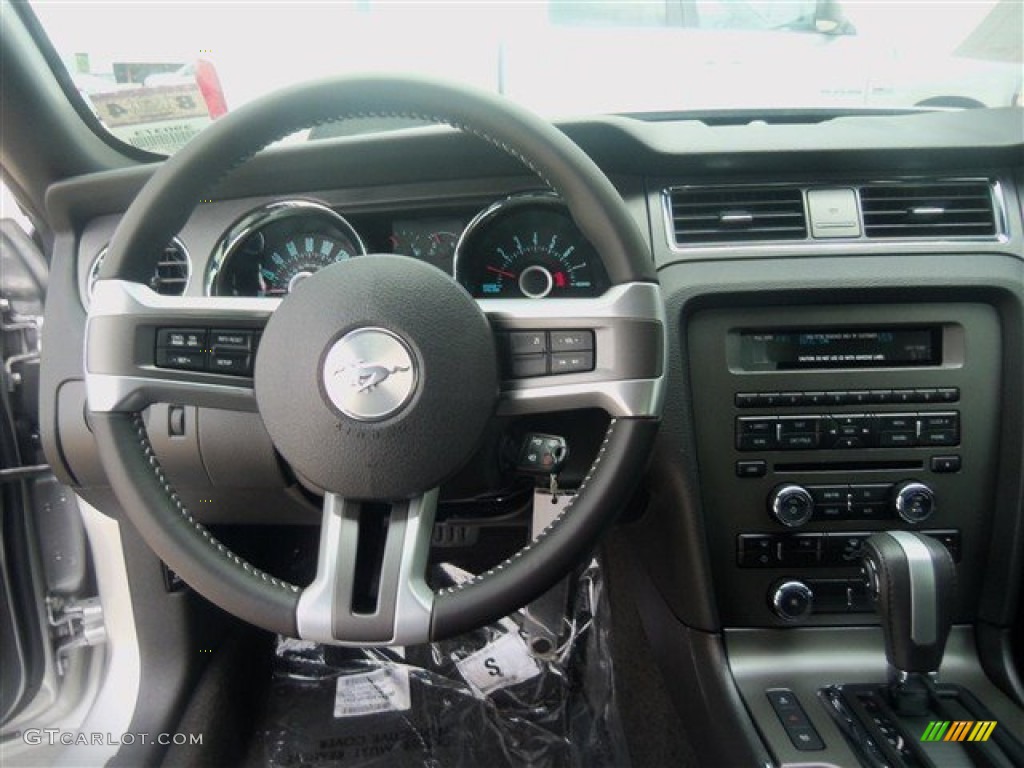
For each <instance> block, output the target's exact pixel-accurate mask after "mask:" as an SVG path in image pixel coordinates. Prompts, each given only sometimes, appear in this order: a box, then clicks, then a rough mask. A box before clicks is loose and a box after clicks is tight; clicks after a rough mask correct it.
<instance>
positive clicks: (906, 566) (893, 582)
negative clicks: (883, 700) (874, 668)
mask: <svg viewBox="0 0 1024 768" xmlns="http://www.w3.org/2000/svg"><path fill="white" fill-rule="evenodd" d="M862 551H863V558H864V569H865V571H866V575H867V577H868V581H869V584H870V587H871V589H872V591H873V592H874V594H875V598H876V600H877V602H878V612H879V615H880V616H881V619H882V633H883V635H884V637H885V655H886V658H887V659H888V660H889V664H891V665H892V666H893V668H894V669H895V670H896V671H897V672H898V673H906V674H904V675H902V676H903V677H906V675H907V674H913V673H919V674H926V673H929V672H934V671H936V670H937V669H938V668H939V665H940V664H941V663H942V654H943V652H944V651H945V649H946V638H947V637H948V636H949V629H950V625H951V624H952V620H953V617H952V603H953V589H954V586H955V583H956V569H955V567H954V565H953V558H952V557H951V556H950V554H949V551H948V550H947V549H946V548H945V547H944V546H943V545H942V544H940V543H939V542H938V541H936V540H935V539H933V538H931V537H930V536H923V535H921V534H919V533H912V532H910V531H886V532H883V533H875V534H873V535H872V536H870V537H869V538H868V540H867V541H866V542H865V543H864V548H863V550H862Z"/></svg>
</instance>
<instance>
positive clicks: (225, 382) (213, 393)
mask: <svg viewBox="0 0 1024 768" xmlns="http://www.w3.org/2000/svg"><path fill="white" fill-rule="evenodd" d="M279 304H280V299H247V298H236V297H224V298H220V297H172V296H162V295H160V294H158V293H156V292H154V291H153V290H152V289H150V288H149V287H147V286H145V285H143V284H141V283H133V282H128V281H125V280H100V281H99V282H98V283H97V284H96V289H95V291H94V293H93V298H92V305H91V307H90V310H89V322H88V327H87V330H86V353H85V364H86V366H85V367H86V391H87V394H88V399H89V407H90V409H92V410H93V411H95V412H113V411H138V410H141V409H142V408H144V407H146V406H147V405H150V404H152V403H155V402H173V403H180V404H186V405H198V406H209V407H215V408H225V409H230V410H241V411H255V410H256V400H255V397H254V395H253V380H252V370H253V369H252V366H253V360H254V359H255V355H256V344H257V343H258V340H259V335H260V333H261V332H262V330H263V328H264V326H265V325H266V323H267V319H268V318H269V317H270V315H271V314H272V313H273V311H274V310H275V309H276V308H277V306H278V305H279Z"/></svg>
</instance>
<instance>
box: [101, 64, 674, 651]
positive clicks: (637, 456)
mask: <svg viewBox="0 0 1024 768" xmlns="http://www.w3.org/2000/svg"><path fill="white" fill-rule="evenodd" d="M362 116H393V117H411V118H418V119H427V120H431V121H433V122H437V123H444V124H448V125H451V126H453V127H455V128H457V129H459V130H461V131H463V132H466V133H471V134H473V135H476V136H478V137H480V138H482V139H483V140H485V141H488V142H489V143H491V144H493V145H494V146H496V147H498V148H499V149H501V150H502V151H504V152H506V153H508V154H509V155H511V156H513V157H515V158H517V159H519V160H520V161H522V162H523V163H524V164H525V165H526V166H527V167H528V168H530V169H531V170H533V171H534V172H535V173H536V174H537V175H538V176H539V177H540V178H541V179H542V180H543V181H544V182H545V183H546V184H548V186H550V187H551V188H552V189H553V190H555V191H556V192H557V193H558V194H559V195H560V196H561V197H562V199H563V200H564V201H565V203H566V205H567V206H568V208H569V211H570V213H571V214H572V216H573V218H574V220H575V221H576V223H577V225H578V226H579V227H580V229H581V231H582V232H583V234H584V235H585V236H586V237H587V238H588V239H589V240H590V241H591V242H592V243H593V244H594V245H595V247H596V248H597V250H598V253H599V254H600V256H601V258H602V260H603V262H604V265H605V267H606V270H607V272H608V275H609V278H610V280H611V282H612V283H613V285H622V284H630V283H651V284H656V276H655V272H654V268H653V263H652V260H651V257H650V251H649V247H648V245H647V243H646V242H645V240H644V237H643V235H642V234H641V232H640V230H639V228H638V226H637V224H636V222H635V221H634V220H633V218H632V216H631V215H630V213H629V212H628V210H627V209H626V206H625V203H624V202H623V201H622V199H621V197H620V196H619V195H618V192H617V191H616V190H615V189H614V187H613V186H612V184H611V183H610V181H609V180H608V179H607V177H606V176H605V175H604V174H603V173H602V172H601V171H600V169H598V167H597V166H596V165H595V164H594V163H593V161H591V160H590V158H589V157H588V156H587V155H586V154H585V153H584V152H583V151H582V150H581V149H579V147H577V145H575V144H574V143H573V142H572V141H571V140H569V139H568V138H567V137H566V136H565V135H564V134H563V133H562V132H561V131H559V130H558V129H556V128H554V127H553V126H552V125H550V124H549V123H546V122H544V121H543V120H541V119H539V118H537V117H535V116H534V115H532V114H530V113H529V112H527V111H525V110H523V109H521V108H519V107H517V106H515V105H514V104H512V103H511V102H509V101H507V100H505V99H503V98H500V97H497V96H493V95H491V94H487V93H484V92H481V91H476V90H471V89H467V88H464V87H461V86H454V85H450V84H446V83H442V82H438V81H434V80H428V79H422V78H412V77H403V78H397V77H345V78H333V79H329V80H322V81H317V82H313V83H309V84H305V85H300V86H296V87H292V88H288V89H285V90H282V91H279V92H277V93H274V94H271V95H270V96H267V97H265V98H263V99H260V100H259V101H257V102H254V103H252V104H249V105H246V106H245V107H243V108H241V109H239V110H237V111H236V112H233V113H230V114H228V115H226V116H225V117H223V118H221V119H219V120H218V121H217V122H215V123H214V124H212V125H211V126H210V127H209V128H207V129H206V130H205V131H204V132H203V133H201V134H200V135H199V136H197V137H196V138H195V139H193V140H192V142H190V143H189V144H188V145H187V146H186V147H185V148H184V149H182V150H181V151H180V152H179V153H178V154H176V155H174V156H173V157H171V158H170V159H168V160H167V161H166V162H165V163H163V164H162V166H161V167H160V168H159V169H158V170H157V171H156V173H154V175H153V176H152V178H151V179H150V181H149V182H148V183H147V184H146V186H145V187H144V188H143V190H142V191H141V192H140V194H139V195H138V196H137V197H136V199H135V201H134V202H133V203H132V205H131V206H130V208H129V209H128V211H127V212H126V214H125V216H124V218H123V219H122V221H121V223H120V225H119V226H118V229H117V231H116V233H115V236H114V238H113V240H112V242H111V245H110V248H109V251H108V256H107V258H106V260H105V262H104V264H103V268H102V271H101V274H100V283H99V284H98V291H99V286H100V285H102V283H103V282H104V281H108V280H109V281H114V280H117V281H130V282H137V283H144V282H145V281H146V278H147V276H148V275H151V274H152V270H153V267H154V266H155V264H156V261H157V259H158V258H159V253H160V251H161V250H162V245H161V244H162V243H166V242H167V241H169V240H170V238H171V237H172V236H173V235H175V234H176V233H177V232H178V230H179V229H180V228H181V227H182V226H183V225H184V223H185V222H186V220H187V219H188V216H189V215H190V213H191V212H192V210H193V209H194V208H195V207H196V205H197V203H198V201H199V200H200V198H201V197H202V196H203V195H204V194H207V193H208V190H210V189H211V188H212V187H214V186H215V184H216V183H217V182H218V181H219V180H220V179H221V178H222V177H223V176H224V175H226V174H227V173H229V172H230V171H231V170H233V169H234V168H236V167H238V166H239V165H241V164H243V163H244V162H245V161H246V160H247V159H249V158H251V157H252V156H253V155H254V154H255V153H256V152H258V151H259V150H260V149H262V148H264V147H266V146H267V145H269V144H271V143H273V142H274V141H276V140H277V139H280V138H282V137H284V136H286V135H288V134H290V133H292V132H294V131H296V130H300V129H303V128H308V127H312V126H315V125H318V124H321V123H324V122H328V121H332V120H340V119H345V118H350V117H362ZM339 151H343V149H339ZM655 290H656V288H655ZM97 295H98V294H97ZM659 301H660V300H659ZM659 311H660V308H659ZM95 320H96V318H95V317H94V312H93V310H92V308H90V321H89V328H88V329H87V350H86V361H87V386H88V384H89V383H90V382H89V377H90V375H91V374H90V361H91V360H93V359H94V358H95V357H97V355H96V354H94V352H95V351H96V350H97V349H101V348H102V347H103V345H104V344H107V343H110V342H109V339H105V338H104V337H103V335H102V333H101V331H102V329H101V328H100V327H99V326H100V324H99V323H98V322H95ZM657 324H658V325H659V326H661V325H662V323H661V322H660V321H659V322H658V323H657ZM661 333H662V337H663V328H661ZM658 356H659V361H658V366H657V368H658V370H657V371H654V372H653V374H656V375H657V377H658V378H659V379H660V377H661V374H662V368H663V365H664V363H663V360H664V344H663V341H662V342H661V348H660V349H659V353H658ZM653 374H652V375H653ZM90 391H92V390H90ZM658 391H659V393H660V388H659V389H658ZM652 400H656V401H657V402H654V403H653V404H652V406H651V408H650V409H648V410H647V411H645V412H644V413H643V414H642V415H641V416H639V417H633V416H631V415H626V416H615V417H613V418H612V420H611V423H610V426H609V429H608V432H607V435H606V436H605V440H604V442H603V444H602V446H601V447H600V450H599V452H598V455H597V458H596V459H595V461H594V463H593V466H592V467H591V469H590V471H589V473H588V474H587V476H586V478H585V480H584V482H583V484H582V486H581V488H580V489H579V492H578V493H577V495H576V496H575V497H574V499H573V501H572V503H571V504H569V505H567V507H566V508H565V509H564V510H563V512H562V514H561V515H559V517H558V518H557V519H556V520H555V521H554V522H553V523H552V524H551V525H550V526H549V527H548V528H547V529H545V531H544V532H543V533H542V534H541V535H540V536H539V537H538V538H537V539H536V540H535V541H534V542H533V543H531V544H530V545H528V546H527V547H525V548H524V549H523V550H521V551H520V552H518V553H517V554H516V555H514V556H513V557H512V558H510V559H509V560H507V561H505V562H503V563H501V564H500V565H498V566H496V567H495V568H493V569H491V570H490V571H488V572H487V573H485V574H481V575H479V576H477V577H475V578H473V579H472V580H470V581H469V582H467V583H464V584H462V585H459V586H457V587H454V588H451V589H446V590H441V591H440V592H438V593H437V594H436V595H433V600H432V604H431V606H430V611H429V615H430V619H429V626H428V627H424V628H423V629H422V630H420V631H417V632H414V633H413V635H412V636H409V635H406V636H403V637H402V638H401V639H402V641H403V642H409V641H410V638H411V640H412V641H427V640H437V639H443V638H445V637H450V636H452V635H455V634H458V633H460V632H463V631H466V630H468V629H472V628H475V627H478V626H481V625H483V624H486V623H488V622H491V621H494V620H497V619H498V618H500V617H502V616H504V615H507V614H508V613H510V612H512V611H514V610H516V609H518V608H519V607H521V606H522V605H524V604H526V603H527V602H529V601H530V600H531V599H533V598H534V597H536V596H538V595H539V594H541V593H542V592H543V591H544V590H545V589H547V588H549V587H550V586H552V585H553V584H554V583H555V582H556V581H557V580H558V579H559V578H561V577H562V576H564V575H565V574H566V573H567V572H568V571H569V570H570V569H571V568H572V567H573V566H574V565H575V564H577V563H578V562H579V561H580V560H581V559H582V557H583V556H585V555H586V554H587V553H588V552H589V551H590V550H591V548H592V547H593V545H594V544H595V543H596V541H597V540H598V537H599V536H600V534H601V533H602V532H603V530H604V529H605V527H606V526H607V525H608V524H609V523H610V522H611V521H612V520H613V519H614V518H615V516H616V515H617V513H618V511H619V510H620V509H621V508H622V506H623V505H624V504H625V503H626V502H627V501H628V498H629V494H630V493H631V491H632V487H633V484H634V483H635V481H636V479H637V478H638V477H639V475H640V473H641V472H642V470H643V467H644V464H645V463H646V460H647V457H648V455H649V452H650V449H651V446H652V444H653V439H654V435H655V432H656V429H657V423H658V418H657V417H658V415H659V414H660V400H661V397H660V394H659V395H658V396H657V397H655V398H652ZM137 405H138V404H137V403H133V404H126V405H124V406H123V407H117V408H99V407H96V408H94V403H93V398H92V397H91V396H90V405H89V407H90V410H91V411H92V413H91V421H92V424H93V431H94V435H95V438H96V441H97V444H98V448H99V455H100V458H101V461H102V463H103V466H104V469H105V471H106V473H107V477H108V479H109V481H110V484H111V486H112V488H113V490H114V492H115V494H116V496H117V497H118V500H119V501H120V502H121V504H122V506H123V508H124V510H125V512H126V514H127V516H128V518H129V519H130V521H131V522H132V524H134V525H135V526H136V528H137V529H138V530H139V532H140V534H141V535H142V537H143V539H144V540H145V541H146V542H147V544H149V546H150V547H151V548H152V549H153V550H154V551H155V552H156V553H157V555H158V556H159V557H160V558H161V559H163V560H164V561H165V562H166V563H167V564H168V566H169V567H171V568H172V569H173V570H174V571H176V572H177V573H178V574H180V575H181V576H182V578H183V579H184V580H185V581H186V582H187V583H189V584H190V585H191V586H192V587H193V588H195V589H196V590H197V591H198V592H200V593H201V594H203V595H204V596H205V597H207V598H208V599H209V600H211V601H212V602H214V603H215V604H217V605H219V606H220V607H222V608H223V609H224V610H226V611H228V612H229V613H232V614H234V615H236V616H238V617H239V618H242V619H243V620H246V621H248V622H250V623H253V624H255V625H257V626H261V627H263V628H265V629H268V630H271V631H274V632H279V633H282V634H284V635H289V636H300V635H301V633H300V631H299V630H300V627H299V623H298V622H297V618H296V614H297V610H298V606H299V600H300V595H301V593H302V590H301V589H300V588H299V587H298V586H296V585H292V584H288V583H286V582H284V581H282V580H280V579H276V578H274V577H272V576H270V575H269V574H266V573H264V572H263V571H261V570H259V569H257V568H255V567H254V566H252V565H251V564H249V563H247V562H245V561H244V560H242V559H241V558H239V557H238V556H237V555H235V554H234V553H232V552H231V551H230V550H228V549H227V548H226V547H224V546H223V545H222V544H221V543H220V542H218V541H217V540H216V539H215V538H214V537H213V535H212V534H211V533H210V532H209V531H208V530H207V529H206V528H205V527H204V526H202V525H201V524H199V523H198V522H196V521H195V519H194V518H193V517H192V516H191V514H190V513H189V511H188V509H187V508H186V507H185V505H184V503H183V502H182V500H181V498H180V497H179V496H178V494H177V493H176V492H175V491H174V489H173V487H172V486H171V484H170V483H169V482H168V480H167V478H166V475H165V474H164V472H163V470H162V468H161V467H160V464H159V461H158V459H157V457H156V455H155V453H154V451H153V449H152V446H151V445H150V443H149V440H148V437H147V435H146V432H145V427H144V423H143V420H142V418H141V415H140V413H139V410H140V409H139V408H138V407H137ZM424 490H426V489H424ZM322 535H323V533H322ZM392 639H395V640H396V641H397V636H396V638H392Z"/></svg>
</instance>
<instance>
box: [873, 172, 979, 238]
mask: <svg viewBox="0 0 1024 768" xmlns="http://www.w3.org/2000/svg"><path fill="white" fill-rule="evenodd" d="M860 204H861V211H862V213H863V216H864V235H865V237H869V238H872V237H897V238H909V237H917V238H921V237H927V238H942V237H992V236H994V235H995V234H996V214H995V208H994V206H993V200H992V187H991V185H990V184H989V183H988V182H986V181H960V182H943V181H939V182H904V183H896V184H874V185H867V186H864V187H862V188H861V190H860Z"/></svg>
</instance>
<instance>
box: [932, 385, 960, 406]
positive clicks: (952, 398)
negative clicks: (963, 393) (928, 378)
mask: <svg viewBox="0 0 1024 768" xmlns="http://www.w3.org/2000/svg"><path fill="white" fill-rule="evenodd" d="M936 391H937V392H938V395H939V397H938V400H939V402H940V403H955V402H957V401H958V400H959V399H960V389H959V387H940V388H939V389H938V390H936Z"/></svg>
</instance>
